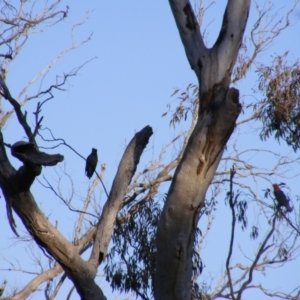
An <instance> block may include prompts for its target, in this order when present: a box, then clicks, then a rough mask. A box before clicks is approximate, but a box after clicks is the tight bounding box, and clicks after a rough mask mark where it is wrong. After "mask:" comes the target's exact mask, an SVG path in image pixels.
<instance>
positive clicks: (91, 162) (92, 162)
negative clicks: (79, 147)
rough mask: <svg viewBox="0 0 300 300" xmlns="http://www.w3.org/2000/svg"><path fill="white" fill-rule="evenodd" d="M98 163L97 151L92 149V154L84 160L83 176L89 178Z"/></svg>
mask: <svg viewBox="0 0 300 300" xmlns="http://www.w3.org/2000/svg"><path fill="white" fill-rule="evenodd" d="M97 162H98V156H97V149H95V148H93V149H92V153H91V154H90V155H89V156H88V157H87V159H86V165H85V174H86V176H87V177H88V178H91V177H92V176H93V174H94V172H95V169H96V166H97Z"/></svg>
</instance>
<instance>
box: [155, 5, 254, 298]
mask: <svg viewBox="0 0 300 300" xmlns="http://www.w3.org/2000/svg"><path fill="white" fill-rule="evenodd" d="M169 2H170V6H171V9H172V12H173V15H174V18H175V21H176V24H177V27H178V30H179V33H180V37H181V40H182V43H183V45H184V48H185V52H186V55H187V58H188V60H189V62H190V65H191V68H192V69H193V70H194V71H195V73H196V75H197V77H198V80H199V99H200V105H199V112H198V121H197V124H196V126H195V128H194V131H193V133H192V134H191V136H190V139H189V142H188V144H187V146H186V149H185V151H184V154H183V157H182V159H181V161H180V163H179V165H178V167H177V169H176V171H175V174H174V178H173V181H172V183H171V186H170V189H169V192H168V196H167V199H166V203H165V206H164V208H163V212H162V215H161V218H160V222H159V224H158V233H157V261H156V275H155V280H154V294H155V299H156V300H159V299H163V300H168V299H170V300H171V299H172V300H175V299H176V300H177V299H178V300H179V299H180V300H181V299H190V298H191V276H192V249H193V244H194V239H195V231H196V228H197V224H198V220H199V212H200V210H201V208H202V207H203V203H204V199H205V194H206V191H207V189H208V187H209V185H210V183H211V180H212V179H213V177H214V174H215V171H216V169H217V167H218V164H219V162H220V159H221V157H222V154H223V150H224V147H225V145H226V143H227V141H228V139H229V137H230V136H231V134H232V132H233V130H234V127H235V122H236V119H237V117H238V115H239V113H240V110H241V105H240V103H239V92H238V90H236V89H234V88H229V84H230V77H231V72H232V69H233V66H234V64H235V60H236V58H237V55H238V50H239V48H240V45H241V43H242V38H243V34H244V30H245V26H246V23H247V19H248V14H249V9H250V0H229V1H228V3H227V7H226V10H225V13H224V17H223V23H222V28H221V30H220V34H219V37H218V39H217V41H216V43H215V44H214V46H213V47H212V48H211V49H208V48H206V47H205V45H204V42H203V40H202V37H201V34H200V29H199V25H198V23H197V21H196V17H195V15H194V12H193V10H192V7H191V4H190V2H189V1H186V0H169Z"/></svg>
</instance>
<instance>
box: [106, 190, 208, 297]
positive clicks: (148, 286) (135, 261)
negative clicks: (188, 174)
mask: <svg viewBox="0 0 300 300" xmlns="http://www.w3.org/2000/svg"><path fill="white" fill-rule="evenodd" d="M165 200H166V195H165V196H164V198H163V201H162V202H164V201H165ZM161 204H162V203H161V202H159V201H155V200H154V199H151V200H150V201H148V202H146V203H145V204H144V205H142V207H141V209H140V210H138V211H137V212H136V213H135V214H132V215H131V217H130V218H129V220H128V221H127V222H124V223H122V224H120V222H117V223H116V227H115V230H114V233H113V238H112V239H113V247H112V248H111V250H110V251H109V253H108V254H107V256H106V266H105V268H104V272H105V273H106V280H107V281H108V282H110V284H111V287H112V289H113V290H119V291H120V292H129V291H134V292H135V293H136V294H137V295H138V296H139V297H140V298H141V299H145V300H146V299H153V286H152V282H153V276H154V273H155V260H156V245H155V240H156V230H157V223H158V220H159V216H160V214H161V207H162V206H161ZM211 206H214V205H212V204H211V203H207V204H206V205H205V206H204V207H203V208H202V210H201V214H204V213H205V211H207V210H208V209H211ZM127 212H128V209H127V210H126V211H122V215H126V213H127ZM201 236H202V232H201V230H200V229H199V228H197V229H196V236H195V242H194V247H193V277H194V278H196V277H198V276H199V275H200V274H201V272H202V270H203V263H202V260H201V257H200V254H199V253H198V250H197V245H198V243H199V240H200V238H201ZM194 284H195V283H192V286H193V288H195V287H194Z"/></svg>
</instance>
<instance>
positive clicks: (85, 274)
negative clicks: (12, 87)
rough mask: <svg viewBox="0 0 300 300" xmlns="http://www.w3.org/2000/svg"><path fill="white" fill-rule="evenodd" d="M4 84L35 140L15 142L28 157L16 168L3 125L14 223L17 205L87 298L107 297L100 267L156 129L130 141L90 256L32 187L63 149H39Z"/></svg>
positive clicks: (1, 177)
mask: <svg viewBox="0 0 300 300" xmlns="http://www.w3.org/2000/svg"><path fill="white" fill-rule="evenodd" d="M0 86H1V90H0V93H1V95H2V96H3V97H4V98H5V99H6V100H8V101H9V102H10V103H11V105H12V106H13V107H14V108H15V111H16V114H17V116H18V120H19V123H20V125H21V126H22V127H23V129H24V131H25V133H26V135H27V137H28V140H29V142H17V143H15V144H14V145H12V146H10V148H11V151H12V154H13V155H14V156H15V157H17V158H18V159H19V160H20V161H21V162H22V163H23V165H22V166H21V167H20V168H19V169H18V170H16V169H15V168H14V167H13V166H12V165H11V164H10V162H9V160H8V157H7V155H6V151H5V146H4V145H5V143H4V139H3V135H2V132H1V129H0V188H1V189H2V192H3V195H4V198H5V201H6V205H7V211H8V219H9V222H10V225H11V228H12V230H13V231H14V232H15V233H16V234H17V232H16V229H15V227H16V225H15V223H14V219H13V216H12V210H13V211H15V212H16V214H17V215H18V216H19V217H20V219H21V220H22V222H23V224H24V226H25V227H26V229H27V230H28V232H29V234H30V235H31V236H32V237H33V238H34V240H35V242H36V243H37V244H38V245H39V246H40V247H42V248H43V249H45V250H46V251H47V252H48V253H49V254H50V255H51V256H52V257H53V258H54V259H55V260H56V261H57V262H58V263H59V264H60V266H61V267H62V268H63V270H64V271H65V272H66V274H67V276H68V277H69V278H70V279H71V280H72V282H73V283H74V286H75V287H76V290H77V292H78V293H79V295H80V296H81V299H83V300H104V299H106V297H105V296H104V294H103V292H102V290H101V289H100V288H99V286H98V285H97V284H96V283H95V277H96V274H97V269H98V266H99V264H100V263H101V261H102V259H103V257H104V255H105V253H106V250H107V247H108V244H109V241H110V238H111V234H112V230H113V227H114V222H115V218H116V215H117V213H118V211H119V210H120V208H121V205H122V200H123V199H124V196H125V194H126V190H127V186H128V184H129V183H130V181H131V179H132V176H133V175H134V172H135V170H136V167H137V164H138V163H139V159H140V156H141V155H142V153H143V150H144V149H145V147H146V145H147V144H148V141H149V138H150V136H151V135H152V128H151V127H150V126H146V127H145V128H144V129H142V130H141V131H140V132H138V133H137V134H136V135H135V136H134V137H133V139H132V141H131V142H130V143H129V145H128V146H127V148H126V150H125V154H124V155H123V158H122V160H121V162H120V165H119V168H118V171H117V174H116V177H115V180H114V183H113V186H112V189H111V192H110V197H109V199H108V203H107V205H105V207H104V209H103V212H102V217H101V219H100V221H99V224H98V226H97V230H95V246H94V248H93V251H92V256H91V260H89V261H84V260H83V259H82V258H81V256H80V253H79V249H78V247H77V246H78V245H77V246H76V245H73V244H72V243H71V242H69V241H68V240H67V239H65V238H64V237H63V236H62V235H61V233H60V232H59V231H58V230H57V229H56V228H55V227H54V226H53V225H52V224H51V223H50V222H49V221H48V219H47V218H46V216H45V215H44V214H43V212H42V211H41V210H40V209H39V207H38V205H37V204H36V202H35V200H34V197H33V195H32V194H31V192H30V187H31V185H32V183H33V182H34V180H35V178H36V176H38V175H40V174H41V170H42V167H41V165H45V166H52V165H56V164H57V163H59V162H61V161H62V160H63V156H61V155H59V154H55V155H48V154H46V153H44V152H40V151H39V150H38V147H37V144H36V141H35V135H34V134H33V132H32V130H31V128H30V127H29V125H28V124H27V121H26V116H25V115H24V114H23V113H22V111H21V107H20V105H19V104H18V102H17V101H16V100H15V99H14V98H12V96H11V95H10V92H9V90H8V88H7V87H6V84H5V82H4V81H3V80H2V79H1V78H0ZM7 146H9V145H7ZM103 220H104V221H103ZM101 234H102V235H101ZM56 271H57V270H56ZM32 286H33V285H32Z"/></svg>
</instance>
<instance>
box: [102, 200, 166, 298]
mask: <svg viewBox="0 0 300 300" xmlns="http://www.w3.org/2000/svg"><path fill="white" fill-rule="evenodd" d="M123 213H124V212H123ZM160 213H161V208H160V206H159V204H158V202H155V201H154V200H153V199H151V200H150V201H148V202H146V203H145V204H144V205H143V206H142V207H141V209H140V210H139V211H138V212H137V213H136V214H133V215H131V217H130V219H129V220H128V222H125V223H123V224H120V223H118V222H117V224H116V227H115V230H114V233H113V247H112V248H111V250H110V252H109V254H108V255H107V263H106V266H105V268H104V271H105V273H106V279H107V281H109V282H110V283H111V287H112V288H113V290H115V289H117V290H119V291H121V292H128V291H130V290H132V291H134V292H136V293H137V294H138V295H139V296H140V297H141V298H142V299H151V298H152V294H153V290H152V284H151V283H152V278H153V275H154V271H155V259H156V246H155V238H156V227H157V222H158V219H159V216H160ZM150 289H151V290H150ZM149 290H150V291H149Z"/></svg>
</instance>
